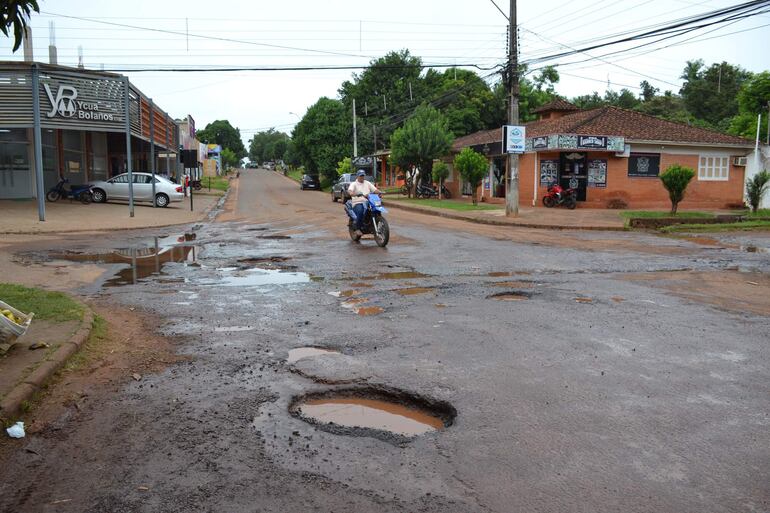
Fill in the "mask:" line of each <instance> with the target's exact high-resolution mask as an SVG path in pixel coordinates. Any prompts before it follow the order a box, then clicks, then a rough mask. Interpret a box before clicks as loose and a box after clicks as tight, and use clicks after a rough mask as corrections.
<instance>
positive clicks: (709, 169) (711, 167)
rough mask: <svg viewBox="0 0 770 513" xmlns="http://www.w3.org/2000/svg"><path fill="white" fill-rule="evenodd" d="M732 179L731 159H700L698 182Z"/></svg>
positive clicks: (710, 157)
mask: <svg viewBox="0 0 770 513" xmlns="http://www.w3.org/2000/svg"><path fill="white" fill-rule="evenodd" d="M729 179H730V157H721V156H703V155H701V157H700V158H699V159H698V180H705V181H708V180H713V181H725V180H729Z"/></svg>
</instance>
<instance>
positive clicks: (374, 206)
mask: <svg viewBox="0 0 770 513" xmlns="http://www.w3.org/2000/svg"><path fill="white" fill-rule="evenodd" d="M366 199H367V201H366V203H365V206H366V210H365V211H364V222H363V224H362V230H361V232H362V233H363V234H364V235H367V234H370V235H374V242H376V243H377V245H378V246H379V247H381V248H384V247H385V246H387V245H388V240H390V227H389V226H388V221H387V220H386V219H385V217H384V216H383V214H385V213H387V212H388V211H387V210H386V209H385V207H383V206H382V199H380V196H379V195H377V194H374V193H371V194H369V195H368V196H367V198H366ZM345 212H347V214H348V232H349V233H350V238H351V239H353V240H354V241H356V242H358V241H359V240H360V239H361V236H360V235H358V234H357V233H356V213H355V212H354V211H353V204H352V202H351V201H350V200H348V201H346V202H345Z"/></svg>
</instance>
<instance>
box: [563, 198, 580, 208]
mask: <svg viewBox="0 0 770 513" xmlns="http://www.w3.org/2000/svg"><path fill="white" fill-rule="evenodd" d="M564 203H566V205H567V208H568V209H570V210H575V207H577V200H576V199H575V196H572V197H570V198H569V199H568V200H567V201H565V202H564Z"/></svg>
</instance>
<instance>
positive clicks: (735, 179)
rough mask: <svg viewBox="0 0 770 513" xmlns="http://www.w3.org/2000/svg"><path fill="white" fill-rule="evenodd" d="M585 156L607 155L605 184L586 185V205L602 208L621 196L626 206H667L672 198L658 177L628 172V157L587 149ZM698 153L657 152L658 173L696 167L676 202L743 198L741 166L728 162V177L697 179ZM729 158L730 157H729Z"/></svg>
mask: <svg viewBox="0 0 770 513" xmlns="http://www.w3.org/2000/svg"><path fill="white" fill-rule="evenodd" d="M588 158H589V159H591V158H606V159H607V188H606V189H597V188H589V189H588V193H587V196H586V202H585V204H584V205H585V206H587V207H593V208H604V207H606V206H607V202H608V201H610V200H611V199H616V198H617V199H622V200H624V201H625V202H626V203H627V204H628V206H629V208H634V209H638V208H668V207H670V206H671V201H670V200H669V199H668V192H667V191H666V189H664V188H663V184H662V183H661V181H660V179H659V178H642V177H633V176H631V177H630V176H628V159H627V158H617V157H614V156H608V154H593V153H589V154H588ZM698 160H699V155H697V154H696V155H673V154H670V153H661V154H660V171H661V173H662V172H663V171H665V170H666V168H668V167H669V166H671V165H673V164H679V165H682V166H687V167H690V168H692V169H693V170H695V173H696V175H695V178H693V179H692V181H691V182H690V185H689V186H688V187H687V192H686V193H685V197H684V201H682V202H681V203H680V204H679V207H680V208H684V209H698V208H704V209H705V208H708V209H723V208H729V207H730V206H731V205H734V204H737V203H741V202H742V201H743V182H744V168H742V167H735V166H733V165H732V163H731V164H730V177H729V180H727V181H702V180H698V175H697V172H698ZM731 161H732V159H731Z"/></svg>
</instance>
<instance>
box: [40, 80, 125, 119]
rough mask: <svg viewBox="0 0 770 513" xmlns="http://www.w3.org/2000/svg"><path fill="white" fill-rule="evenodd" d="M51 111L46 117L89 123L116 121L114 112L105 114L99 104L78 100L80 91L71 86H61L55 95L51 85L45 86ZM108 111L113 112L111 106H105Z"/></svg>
mask: <svg viewBox="0 0 770 513" xmlns="http://www.w3.org/2000/svg"><path fill="white" fill-rule="evenodd" d="M43 87H44V88H45V93H46V95H47V96H48V101H49V102H50V104H51V110H50V111H48V112H47V113H46V116H47V117H49V118H53V117H56V116H59V117H62V118H77V119H83V120H89V121H115V114H114V113H113V112H104V111H103V110H101V109H100V105H99V102H95V101H84V100H78V90H77V89H76V88H75V87H74V86H71V85H63V84H60V85H59V88H58V89H57V90H56V94H55V95H54V93H53V91H52V90H51V87H50V85H48V84H43ZM105 107H107V109H108V110H113V106H112V105H111V104H107V105H105Z"/></svg>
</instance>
